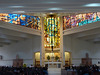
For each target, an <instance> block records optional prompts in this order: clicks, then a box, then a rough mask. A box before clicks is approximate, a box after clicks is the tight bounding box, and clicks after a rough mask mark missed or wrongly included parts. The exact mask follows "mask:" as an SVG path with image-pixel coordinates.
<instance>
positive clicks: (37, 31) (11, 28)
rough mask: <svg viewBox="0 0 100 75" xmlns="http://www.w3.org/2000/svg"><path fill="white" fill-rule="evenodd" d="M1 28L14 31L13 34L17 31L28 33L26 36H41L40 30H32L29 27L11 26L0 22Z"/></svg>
mask: <svg viewBox="0 0 100 75" xmlns="http://www.w3.org/2000/svg"><path fill="white" fill-rule="evenodd" d="M0 28H4V29H8V30H12V32H14V31H16V32H20V33H26V34H31V35H38V36H40V35H41V31H40V30H35V29H32V28H28V27H24V26H20V25H16V24H11V23H7V22H3V21H0Z"/></svg>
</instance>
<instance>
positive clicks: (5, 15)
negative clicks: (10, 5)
mask: <svg viewBox="0 0 100 75" xmlns="http://www.w3.org/2000/svg"><path fill="white" fill-rule="evenodd" d="M7 17H8V14H6V13H5V14H3V13H0V20H1V21H4V22H7V21H8V20H7Z"/></svg>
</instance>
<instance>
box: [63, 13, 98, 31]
mask: <svg viewBox="0 0 100 75" xmlns="http://www.w3.org/2000/svg"><path fill="white" fill-rule="evenodd" d="M99 20H100V13H99V12H97V13H86V14H78V15H73V16H64V24H63V29H64V30H66V29H68V28H73V27H77V26H82V25H85V24H89V23H93V22H96V21H99Z"/></svg>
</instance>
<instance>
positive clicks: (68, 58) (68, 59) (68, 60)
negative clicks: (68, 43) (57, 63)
mask: <svg viewBox="0 0 100 75" xmlns="http://www.w3.org/2000/svg"><path fill="white" fill-rule="evenodd" d="M65 65H66V66H69V65H71V53H70V52H65Z"/></svg>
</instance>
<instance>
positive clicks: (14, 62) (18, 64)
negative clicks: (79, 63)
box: [13, 55, 23, 67]
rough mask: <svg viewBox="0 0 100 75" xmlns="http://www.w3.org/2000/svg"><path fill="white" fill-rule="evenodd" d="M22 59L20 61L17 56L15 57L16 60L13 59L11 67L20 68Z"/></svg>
mask: <svg viewBox="0 0 100 75" xmlns="http://www.w3.org/2000/svg"><path fill="white" fill-rule="evenodd" d="M22 66H23V59H20V58H19V56H18V55H16V59H13V67H22Z"/></svg>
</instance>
